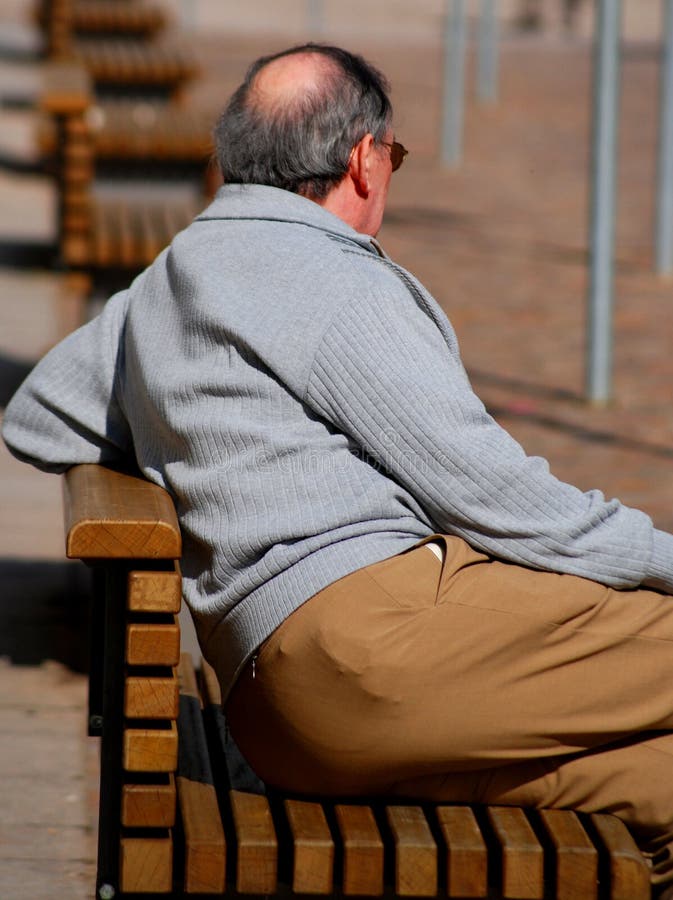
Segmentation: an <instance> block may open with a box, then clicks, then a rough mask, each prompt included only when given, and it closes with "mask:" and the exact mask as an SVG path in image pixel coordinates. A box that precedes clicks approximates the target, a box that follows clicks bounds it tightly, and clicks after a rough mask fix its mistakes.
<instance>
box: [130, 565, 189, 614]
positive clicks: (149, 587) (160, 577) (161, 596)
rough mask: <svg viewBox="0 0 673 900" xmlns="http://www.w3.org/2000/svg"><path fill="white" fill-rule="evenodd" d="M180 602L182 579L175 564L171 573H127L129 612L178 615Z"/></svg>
mask: <svg viewBox="0 0 673 900" xmlns="http://www.w3.org/2000/svg"><path fill="white" fill-rule="evenodd" d="M181 602H182V579H181V575H180V570H179V566H178V565H177V564H176V565H175V567H174V569H173V571H171V572H152V571H150V572H129V580H128V593H127V609H128V610H129V612H152V613H174V614H175V613H178V612H180V605H181Z"/></svg>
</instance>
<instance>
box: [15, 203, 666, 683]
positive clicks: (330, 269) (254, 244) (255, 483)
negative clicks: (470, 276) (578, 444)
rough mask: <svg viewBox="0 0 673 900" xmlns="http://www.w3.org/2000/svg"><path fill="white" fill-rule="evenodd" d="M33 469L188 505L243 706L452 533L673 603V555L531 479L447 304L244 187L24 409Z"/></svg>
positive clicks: (642, 519)
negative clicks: (347, 579)
mask: <svg viewBox="0 0 673 900" xmlns="http://www.w3.org/2000/svg"><path fill="white" fill-rule="evenodd" d="M3 436H4V439H5V441H6V443H7V445H8V446H9V448H10V449H11V450H12V451H13V452H14V453H15V454H16V455H17V456H18V457H20V458H22V459H24V460H27V461H29V462H31V463H33V464H35V465H37V466H39V467H41V468H43V469H47V470H50V471H62V470H63V469H65V468H66V467H68V466H69V465H72V464H74V463H81V462H112V463H114V462H119V461H123V460H124V459H125V458H129V457H135V460H136V461H137V464H138V465H139V467H140V469H141V470H142V471H143V472H144V474H145V475H146V476H147V477H148V478H149V479H151V480H152V481H155V482H156V483H158V484H160V485H162V486H164V487H165V488H167V490H168V491H169V492H170V493H171V495H172V497H173V498H174V500H175V503H176V505H177V510H178V515H179V518H180V523H181V526H182V529H183V535H184V559H183V575H184V594H185V599H186V601H187V603H188V604H189V606H190V608H191V610H192V611H193V614H194V617H195V620H196V624H197V630H198V633H199V637H200V640H201V644H202V647H203V650H204V652H205V654H206V656H207V657H209V658H210V659H211V660H212V661H213V663H214V664H215V666H216V669H217V671H218V674H219V677H220V680H221V682H222V686H223V690H224V692H225V694H226V692H227V690H228V689H229V687H230V686H231V685H232V684H233V682H234V680H235V678H236V676H237V674H238V672H239V671H240V669H241V667H242V665H243V664H244V662H245V661H246V659H247V658H248V657H249V656H250V655H251V654H252V653H253V652H254V651H255V648H256V647H257V646H258V645H259V644H260V642H261V641H263V640H264V639H265V638H266V637H267V636H268V635H269V634H270V633H271V632H272V631H273V630H274V628H276V627H277V626H278V625H279V623H281V622H282V621H283V620H284V619H285V618H286V616H288V615H289V614H290V613H291V612H292V611H293V610H294V609H296V608H297V607H298V606H299V605H300V604H302V603H303V602H304V601H305V600H307V599H308V598H309V597H311V596H312V595H313V594H314V593H316V592H317V591H319V590H320V589H321V588H323V587H325V586H326V585H327V584H329V583H331V582H333V581H335V580H336V579H338V578H341V577H342V576H344V575H346V574H347V573H349V572H352V571H354V570H355V569H357V568H360V567H362V566H365V565H368V564H370V563H373V562H376V561H378V560H381V559H384V558H386V557H389V556H391V555H393V554H396V553H398V552H401V551H403V550H405V549H407V548H409V547H411V546H413V545H414V544H415V543H417V542H418V541H419V540H421V539H422V538H425V537H427V536H429V535H431V534H433V533H435V532H447V533H452V534H456V535H460V536H462V537H464V538H465V539H466V540H467V541H469V542H470V543H471V544H472V545H473V546H475V547H477V548H480V549H482V550H485V551H487V552H489V553H492V554H494V555H496V556H499V557H501V558H503V559H507V560H512V561H515V562H518V563H522V564H524V565H528V566H532V567H535V568H541V569H550V570H553V571H557V572H567V573H572V574H576V575H583V576H586V577H589V578H593V579H595V580H597V581H601V582H604V583H605V584H608V585H612V586H615V587H619V588H628V587H632V586H635V585H638V584H640V583H642V582H643V581H646V580H649V581H650V582H651V583H653V584H655V585H657V586H659V587H661V588H664V589H668V590H669V591H673V537H671V536H670V535H668V534H665V533H662V532H660V531H657V530H655V529H654V528H653V526H652V523H651V521H650V519H649V518H648V517H647V516H646V515H645V514H644V513H642V512H639V511H637V510H633V509H629V508H627V507H625V506H623V505H621V504H620V503H619V502H618V501H616V500H611V501H607V502H606V501H605V499H604V498H603V496H602V495H601V494H600V493H599V492H597V491H591V492H588V493H582V492H581V491H579V490H577V489H576V488H574V487H571V486H570V485H568V484H564V483H562V482H560V481H558V480H557V479H555V478H554V477H553V476H552V475H551V474H550V473H549V470H548V466H547V463H546V462H545V461H544V460H542V459H539V458H534V457H528V456H526V454H525V453H524V452H523V450H522V449H521V448H520V446H519V445H518V444H517V443H516V442H515V441H514V440H513V439H512V438H511V437H510V436H509V435H508V434H507V433H506V432H505V431H504V430H503V429H502V428H500V427H499V426H498V425H497V424H496V423H495V422H494V421H493V420H492V419H491V418H490V417H489V415H488V414H487V413H486V411H485V410H484V407H483V405H482V403H481V402H480V401H479V400H478V398H477V397H476V396H475V395H474V393H473V392H472V390H471V388H470V385H469V383H468V379H467V377H466V375H465V372H464V370H463V366H462V364H461V361H460V357H459V353H458V347H457V343H456V339H455V336H454V333H453V330H452V328H451V326H450V324H449V322H448V320H447V318H446V316H445V315H444V313H443V312H442V311H441V309H440V308H439V306H438V305H437V303H436V302H435V301H434V300H433V298H432V297H431V296H430V295H429V294H428V293H427V291H426V290H425V289H424V288H423V286H422V285H421V284H419V283H418V282H417V281H416V280H415V279H414V278H413V277H412V276H411V275H410V274H409V273H408V272H406V271H404V270H403V269H402V268H400V267H399V266H397V265H395V264H394V263H393V262H392V261H391V260H390V259H389V258H387V257H386V256H385V254H384V253H383V252H382V251H381V250H380V248H379V247H378V245H377V244H376V242H375V241H374V240H373V239H372V238H370V237H368V236H366V235H361V234H358V233H356V232H355V231H353V230H352V229H351V228H350V227H349V226H348V225H346V224H345V223H344V222H342V221H341V220H340V219H338V218H336V217H335V216H333V215H331V214H330V213H328V212H326V211H325V210H324V209H322V208H321V207H319V206H318V205H316V204H315V203H312V202H311V201H309V200H306V199H304V198H302V197H299V196H296V195H294V194H289V193H286V192H285V191H280V190H277V189H275V188H269V187H262V186H238V185H231V186H228V187H225V188H223V189H221V190H220V192H219V194H218V196H217V197H216V199H215V201H214V202H213V203H212V204H211V205H210V207H209V208H208V209H207V210H206V211H205V212H204V213H203V214H202V215H200V216H199V217H198V218H197V219H196V220H195V221H194V222H193V223H192V224H191V225H190V226H189V227H188V228H187V229H186V230H185V231H183V232H182V233H181V234H179V235H178V236H177V237H176V238H175V240H174V241H173V243H172V245H171V247H170V248H168V249H167V250H165V251H164V252H163V253H161V255H160V256H159V257H158V258H157V260H156V261H155V262H154V263H153V265H151V266H150V267H149V268H148V269H147V270H146V271H145V272H144V273H143V274H142V275H140V276H139V277H138V278H137V279H136V280H135V281H134V282H133V284H132V285H131V286H130V287H129V288H128V289H127V290H125V291H122V292H121V293H119V294H117V295H115V296H114V297H113V298H112V299H110V300H109V301H108V303H107V304H106V306H105V308H104V310H103V312H102V314H101V315H100V316H99V317H98V318H96V319H95V320H93V321H92V322H90V323H89V324H87V325H85V326H84V327H83V328H81V329H79V330H78V331H77V332H75V333H74V334H72V335H70V336H69V337H68V338H66V340H64V341H63V342H62V343H61V344H59V345H58V346H57V347H56V348H54V349H53V350H52V351H51V352H50V353H49V354H48V355H47V356H46V357H45V358H44V360H42V362H40V363H39V365H38V366H37V368H36V369H35V370H34V371H33V373H32V374H31V375H30V376H29V378H28V379H27V381H26V382H25V383H24V385H23V386H22V387H21V388H20V389H19V391H18V393H17V394H16V395H15V397H14V398H13V400H12V401H11V403H10V405H9V406H8V408H7V411H6V415H5V419H4V425H3Z"/></svg>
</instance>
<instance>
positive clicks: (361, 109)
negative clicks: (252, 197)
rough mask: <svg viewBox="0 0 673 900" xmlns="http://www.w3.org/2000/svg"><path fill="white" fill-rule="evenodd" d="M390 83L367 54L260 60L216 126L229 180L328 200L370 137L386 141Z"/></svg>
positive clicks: (315, 49) (300, 52)
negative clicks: (355, 151)
mask: <svg viewBox="0 0 673 900" xmlns="http://www.w3.org/2000/svg"><path fill="white" fill-rule="evenodd" d="M391 117H392V109H391V106H390V100H389V99H388V85H387V82H386V80H385V78H384V77H383V75H381V73H380V72H378V71H377V70H376V69H375V68H374V67H373V66H371V65H370V64H369V63H367V62H366V61H365V60H364V59H362V57H360V56H357V55H355V54H352V53H349V52H348V51H346V50H342V49H341V48H339V47H332V46H329V45H322V44H304V45H302V46H300V47H293V48H291V49H289V50H284V51H282V52H281V53H277V54H274V55H273V56H267V57H262V58H261V59H258V60H257V61H256V62H255V63H253V65H252V66H251V67H250V69H249V70H248V73H247V75H246V78H245V81H244V82H243V84H242V85H241V86H240V87H239V88H238V90H237V91H236V92H235V93H234V95H233V96H232V98H231V100H230V101H229V103H228V105H227V107H226V108H225V110H224V112H223V113H222V116H221V118H220V120H219V122H218V124H217V126H216V129H215V144H216V151H217V157H218V162H219V164H220V168H221V170H222V175H223V177H224V181H225V183H228V184H236V183H242V184H266V185H270V186H272V187H279V188H282V189H284V190H287V191H293V192H294V193H298V194H303V195H304V196H306V197H309V198H310V199H313V200H317V201H320V200H322V199H324V198H325V197H326V196H327V194H328V193H329V192H330V191H331V190H332V189H333V188H334V187H335V186H336V185H337V184H339V182H340V181H341V180H342V179H343V178H344V176H345V175H346V172H347V171H348V163H349V159H350V154H351V150H352V149H353V147H354V146H355V145H356V144H357V143H358V142H359V141H360V140H361V139H362V138H363V137H364V135H366V134H371V135H373V137H374V140H375V141H376V142H379V143H380V142H382V141H384V140H385V139H386V134H387V133H388V131H389V129H390V121H391Z"/></svg>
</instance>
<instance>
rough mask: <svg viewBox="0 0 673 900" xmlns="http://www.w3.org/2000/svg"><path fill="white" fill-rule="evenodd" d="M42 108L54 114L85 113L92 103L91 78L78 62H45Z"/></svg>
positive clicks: (41, 94) (41, 93)
mask: <svg viewBox="0 0 673 900" xmlns="http://www.w3.org/2000/svg"><path fill="white" fill-rule="evenodd" d="M43 71H44V74H43V88H42V91H41V92H40V108H41V109H43V110H44V111H45V112H48V113H51V114H52V115H73V114H76V113H83V112H85V111H86V110H87V108H88V107H89V106H90V105H91V103H92V96H93V94H92V86H91V78H90V76H89V73H88V72H87V71H86V69H85V67H84V66H83V65H82V64H81V63H77V62H51V63H45V65H44V70H43Z"/></svg>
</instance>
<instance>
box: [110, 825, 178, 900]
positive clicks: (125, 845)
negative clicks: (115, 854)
mask: <svg viewBox="0 0 673 900" xmlns="http://www.w3.org/2000/svg"><path fill="white" fill-rule="evenodd" d="M119 874H120V884H121V889H122V891H124V892H126V893H129V894H131V893H134V892H137V893H148V894H169V893H170V892H171V889H172V886H173V842H172V840H171V837H170V834H169V833H166V834H165V835H163V836H157V837H142V838H136V837H122V839H121V854H120V872H119Z"/></svg>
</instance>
